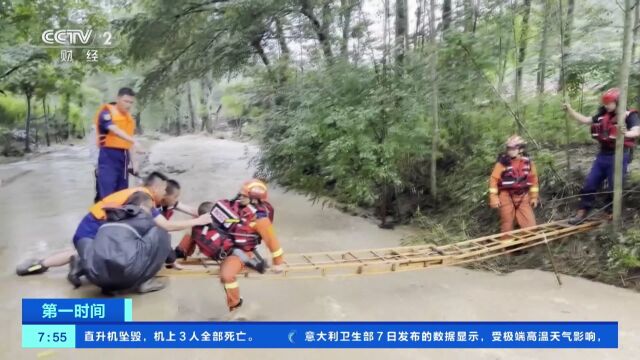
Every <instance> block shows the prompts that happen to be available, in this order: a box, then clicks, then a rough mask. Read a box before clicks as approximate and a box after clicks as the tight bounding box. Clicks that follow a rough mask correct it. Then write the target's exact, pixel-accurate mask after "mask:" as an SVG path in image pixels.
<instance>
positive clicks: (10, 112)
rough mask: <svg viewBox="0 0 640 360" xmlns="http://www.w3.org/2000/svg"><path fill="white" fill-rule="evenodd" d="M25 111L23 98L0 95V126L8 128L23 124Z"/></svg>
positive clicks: (25, 106)
mask: <svg viewBox="0 0 640 360" xmlns="http://www.w3.org/2000/svg"><path fill="white" fill-rule="evenodd" d="M26 111H27V105H26V101H25V100H24V98H20V97H16V96H12V95H2V94H0V125H2V126H5V127H8V128H10V127H14V126H16V125H18V124H21V123H24V119H25V118H26V116H27V113H26Z"/></svg>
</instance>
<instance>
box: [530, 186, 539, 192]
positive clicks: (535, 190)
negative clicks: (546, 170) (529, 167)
mask: <svg viewBox="0 0 640 360" xmlns="http://www.w3.org/2000/svg"><path fill="white" fill-rule="evenodd" d="M530 191H531V192H536V193H537V192H540V188H539V187H537V186H532V187H531V189H530Z"/></svg>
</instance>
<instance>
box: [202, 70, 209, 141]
mask: <svg viewBox="0 0 640 360" xmlns="http://www.w3.org/2000/svg"><path fill="white" fill-rule="evenodd" d="M200 111H202V116H201V118H200V121H201V122H200V124H201V125H200V131H204V130H205V129H206V127H207V122H209V119H210V118H211V115H210V114H209V90H208V87H207V78H206V77H204V78H202V79H200Z"/></svg>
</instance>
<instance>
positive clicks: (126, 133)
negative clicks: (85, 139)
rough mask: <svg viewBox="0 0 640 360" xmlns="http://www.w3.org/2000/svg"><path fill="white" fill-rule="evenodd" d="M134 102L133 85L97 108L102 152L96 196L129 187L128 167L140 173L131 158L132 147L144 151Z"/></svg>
mask: <svg viewBox="0 0 640 360" xmlns="http://www.w3.org/2000/svg"><path fill="white" fill-rule="evenodd" d="M134 101H135V93H134V92H133V90H131V89H130V88H126V87H125V88H121V89H120V90H118V97H117V99H116V101H115V102H114V103H109V104H103V105H101V106H100V108H99V109H98V111H97V113H96V116H95V119H94V126H95V128H96V135H97V136H96V141H97V144H98V147H99V148H100V152H99V154H98V167H97V171H96V182H97V190H98V194H97V196H96V199H98V200H101V199H103V198H105V197H106V196H108V195H110V194H112V193H114V192H116V191H120V190H123V189H126V188H128V187H129V166H130V165H131V168H132V172H133V173H134V174H135V173H137V172H138V165H137V163H136V162H135V161H134V159H133V157H132V150H135V149H137V150H138V151H141V150H142V147H141V146H140V144H139V143H138V141H137V140H136V139H135V138H134V135H133V134H134V132H135V128H136V122H135V120H134V119H133V117H132V116H131V114H130V112H129V111H130V110H131V107H132V106H133V103H134Z"/></svg>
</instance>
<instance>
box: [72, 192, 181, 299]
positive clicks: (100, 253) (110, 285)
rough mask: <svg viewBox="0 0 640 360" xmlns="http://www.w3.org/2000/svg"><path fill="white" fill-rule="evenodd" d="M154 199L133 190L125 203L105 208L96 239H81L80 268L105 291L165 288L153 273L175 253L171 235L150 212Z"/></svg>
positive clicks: (79, 251) (78, 246) (148, 290)
mask: <svg viewBox="0 0 640 360" xmlns="http://www.w3.org/2000/svg"><path fill="white" fill-rule="evenodd" d="M152 211H153V199H152V198H151V196H150V195H149V194H148V193H146V192H143V191H138V192H135V193H133V194H132V195H131V196H130V197H129V199H128V200H127V203H126V204H125V205H124V206H119V207H113V208H105V212H106V214H107V222H106V223H105V224H103V225H102V226H100V229H98V232H97V234H96V236H95V239H90V238H82V239H80V240H78V244H77V248H78V256H79V258H80V261H79V264H80V265H79V266H80V269H81V272H82V273H83V274H84V275H85V276H86V277H87V279H88V280H89V281H90V282H91V283H93V284H94V285H96V286H99V287H100V288H102V292H103V294H107V295H112V294H113V293H114V292H116V291H123V290H124V291H130V290H133V291H137V292H139V293H147V292H151V291H157V290H161V289H163V288H164V286H165V284H164V283H163V282H160V281H158V280H156V279H154V278H153V277H154V276H155V275H156V273H157V272H158V271H159V270H160V269H161V268H162V266H163V264H164V263H168V264H172V263H173V262H174V261H175V254H174V252H173V249H171V236H169V233H168V232H166V231H165V230H164V229H162V228H160V227H158V226H157V225H156V224H155V222H154V220H153V217H152V215H151V212H152Z"/></svg>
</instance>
